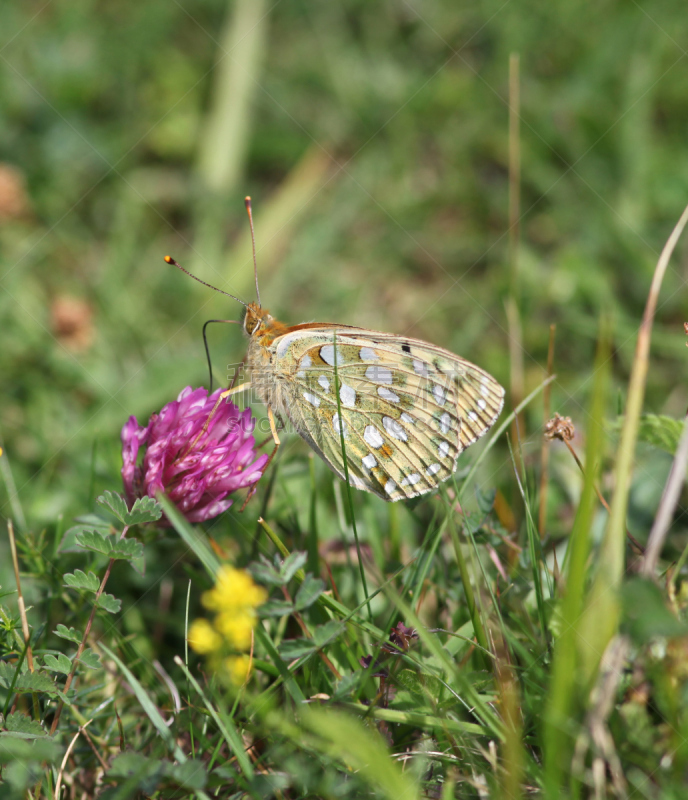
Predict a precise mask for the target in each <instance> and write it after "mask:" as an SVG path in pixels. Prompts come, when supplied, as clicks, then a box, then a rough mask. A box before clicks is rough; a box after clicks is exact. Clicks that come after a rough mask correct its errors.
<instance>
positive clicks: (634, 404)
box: [600, 206, 688, 588]
mask: <svg viewBox="0 0 688 800" xmlns="http://www.w3.org/2000/svg"><path fill="white" fill-rule="evenodd" d="M686 223H688V206H686V208H685V209H684V211H683V214H681V217H680V219H679V221H678V222H677V223H676V226H675V228H674V230H673V231H672V232H671V236H669V238H668V239H667V242H666V244H665V245H664V248H663V249H662V253H661V255H660V256H659V260H658V261H657V266H656V267H655V273H654V275H653V277H652V284H651V285H650V292H649V294H648V297H647V303H646V305H645V311H644V313H643V320H642V322H641V324H640V331H639V333H638V341H637V344H636V349H635V358H634V359H633V369H632V371H631V380H630V382H629V387H628V401H627V403H626V419H625V421H624V426H623V430H622V432H621V442H620V444H619V450H618V458H617V469H616V475H615V478H616V480H615V485H616V491H615V492H614V498H613V500H612V504H611V512H610V514H609V523H608V526H607V535H606V536H605V540H604V543H603V545H602V553H601V555H602V561H603V562H604V563H606V564H608V568H607V570H606V572H605V575H604V577H603V578H600V580H601V581H604V585H605V586H606V587H609V582H610V580H611V583H612V586H611V587H610V588H615V587H616V585H617V584H618V582H619V581H620V580H621V575H622V573H623V557H622V555H621V552H622V546H623V545H622V541H623V538H622V536H620V535H619V534H620V533H622V532H623V529H624V527H625V525H624V520H625V517H626V508H627V506H628V492H629V488H630V480H631V470H632V467H633V453H634V451H635V443H636V440H637V438H638V427H639V424H640V422H639V420H640V413H641V411H642V407H643V399H644V397H645V382H646V379H647V370H648V366H649V360H650V338H651V336H652V323H653V321H654V317H655V311H656V309H657V302H658V300H659V291H660V289H661V286H662V281H663V280H664V274H665V273H666V270H667V267H668V266H669V259H670V258H671V255H672V253H673V252H674V248H675V247H676V244H677V243H678V240H679V238H680V236H681V234H682V233H683V229H684V228H685V226H686ZM610 573H611V574H610Z"/></svg>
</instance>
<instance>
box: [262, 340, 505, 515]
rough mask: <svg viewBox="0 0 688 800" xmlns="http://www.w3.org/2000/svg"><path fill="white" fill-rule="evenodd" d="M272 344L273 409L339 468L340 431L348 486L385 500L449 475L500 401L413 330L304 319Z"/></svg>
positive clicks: (490, 385) (488, 384)
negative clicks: (394, 331) (402, 332)
mask: <svg viewBox="0 0 688 800" xmlns="http://www.w3.org/2000/svg"><path fill="white" fill-rule="evenodd" d="M270 351H271V355H272V358H271V362H272V364H271V367H272V370H273V371H274V379H275V385H276V386H279V391H278V393H277V399H278V403H277V407H278V410H280V411H281V412H282V413H284V414H286V416H288V417H289V418H290V419H291V421H292V423H293V424H294V426H295V428H296V430H297V431H298V432H299V433H300V435H301V436H302V437H303V438H304V439H305V440H306V441H307V442H308V443H309V444H310V445H311V447H313V449H315V450H316V452H318V454H319V455H321V456H322V458H323V459H324V460H325V461H326V462H327V464H328V465H329V466H330V467H331V469H333V470H334V472H336V473H337V474H338V475H340V476H341V477H344V468H343V456H342V446H341V438H340V430H343V433H344V450H345V453H346V459H347V465H348V468H349V479H350V481H351V483H352V485H353V486H354V487H356V488H358V489H365V490H367V491H370V492H373V493H374V494H377V495H379V496H380V497H383V498H384V499H385V500H399V499H402V498H404V497H415V496H416V495H419V494H425V493H426V492H429V491H431V490H433V489H434V488H436V486H437V485H438V484H439V483H440V482H441V481H444V480H446V479H447V478H448V477H449V476H450V475H451V474H452V472H454V470H455V469H456V462H457V458H458V456H459V454H460V453H461V451H462V450H463V449H464V448H465V447H468V445H470V444H472V443H473V442H475V441H476V440H477V439H478V438H479V437H481V436H483V435H484V434H485V433H486V432H487V431H488V430H489V428H490V427H491V426H492V425H493V424H494V422H495V420H496V419H497V417H498V416H499V414H500V412H501V410H502V406H503V404H504V390H503V389H502V387H501V386H500V385H499V384H498V383H497V382H496V381H495V380H494V378H492V377H491V376H490V375H489V374H488V373H486V372H484V371H483V370H481V369H479V368H478V367H476V366H474V365H473V364H471V363H469V362H468V361H465V360H464V359H462V358H459V357H458V356H456V355H454V354H453V353H450V352H449V351H447V350H444V349H442V348H439V347H435V346H434V345H430V344H428V343H427V342H423V341H420V340H417V339H408V338H402V337H399V336H394V335H391V334H385V333H376V332H373V331H368V330H364V329H359V328H351V327H347V326H326V325H323V326H318V325H308V326H298V327H297V329H293V330H292V331H289V332H287V333H285V334H284V335H282V336H279V337H277V338H276V339H275V340H274V341H273V342H272V344H271V346H270ZM337 388H338V390H339V392H338V393H339V403H338V402H337Z"/></svg>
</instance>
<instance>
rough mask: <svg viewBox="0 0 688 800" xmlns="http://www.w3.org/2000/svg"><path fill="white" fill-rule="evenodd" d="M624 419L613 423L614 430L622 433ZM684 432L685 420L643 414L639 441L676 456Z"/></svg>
mask: <svg viewBox="0 0 688 800" xmlns="http://www.w3.org/2000/svg"><path fill="white" fill-rule="evenodd" d="M624 419H625V418H624V417H619V418H618V419H617V420H615V421H614V423H613V426H612V427H613V429H614V430H617V431H620V430H621V428H622V427H623V423H624ZM682 431H683V420H679V419H674V418H673V417H666V416H662V415H659V414H643V415H641V417H640V427H639V429H638V441H640V442H644V443H645V444H650V445H652V446H653V447H657V448H658V449H659V450H665V451H666V452H667V453H671V455H672V456H673V455H675V454H676V448H677V447H678V440H679V439H680V438H681V432H682Z"/></svg>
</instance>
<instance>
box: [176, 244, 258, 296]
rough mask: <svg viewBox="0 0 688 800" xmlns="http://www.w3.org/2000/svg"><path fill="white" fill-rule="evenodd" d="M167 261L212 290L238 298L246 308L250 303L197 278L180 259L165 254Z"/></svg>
mask: <svg viewBox="0 0 688 800" xmlns="http://www.w3.org/2000/svg"><path fill="white" fill-rule="evenodd" d="M165 261H166V262H167V263H168V264H172V266H174V267H179V269H180V270H181V271H182V272H186V274H187V275H188V276H189V277H190V278H193V279H194V280H195V281H198V282H199V283H202V284H203V285H204V286H207V287H208V288H209V289H212V290H213V291H215V292H219V293H220V294H224V295H227V297H231V298H232V300H236V301H237V303H241V305H242V306H244V308H248V303H244V301H243V300H239V298H238V297H236V296H235V295H233V294H230V293H229V292H225V291H223V290H222V289H218V288H217V286H213V285H212V283H206V282H205V281H202V280H201V279H200V278H197V277H196V276H195V275H194V274H193V273H192V272H189V270H188V269H184V267H182V265H181V264H180V263H179V262H178V261H175V260H174V259H173V258H172V256H165Z"/></svg>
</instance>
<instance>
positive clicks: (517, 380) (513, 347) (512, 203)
mask: <svg viewBox="0 0 688 800" xmlns="http://www.w3.org/2000/svg"><path fill="white" fill-rule="evenodd" d="M520 111H521V89H520V58H519V55H518V53H512V54H511V56H510V57H509V272H510V277H511V290H510V292H509V297H508V299H507V303H506V316H507V323H508V329H509V361H510V365H511V369H510V373H511V374H510V376H509V380H510V383H511V403H512V405H513V406H517V405H518V404H519V403H520V402H521V400H522V399H523V396H524V393H525V378H524V366H523V341H522V340H523V337H522V329H521V315H520V311H519V288H518V284H519V281H518V272H519V269H518V267H519V265H518V256H519V241H520V237H521V226H520V216H521V208H520V206H521V195H520V192H521V139H520V125H519V123H520ZM519 431H520V434H521V436H522V437H524V438H525V435H526V432H525V431H526V429H525V425H524V420H523V418H522V417H516V418H515V419H514V423H513V428H512V434H513V439H514V441H518V435H519ZM514 458H515V459H516V460H517V464H516V465H517V468H518V469H519V471H520V470H521V466H522V465H521V463H520V462H521V457H520V453H519V452H516V453H515V454H514Z"/></svg>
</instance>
